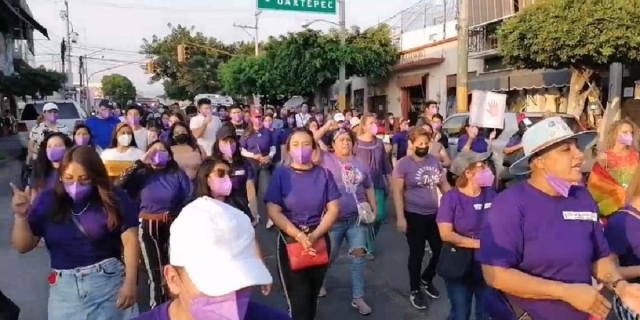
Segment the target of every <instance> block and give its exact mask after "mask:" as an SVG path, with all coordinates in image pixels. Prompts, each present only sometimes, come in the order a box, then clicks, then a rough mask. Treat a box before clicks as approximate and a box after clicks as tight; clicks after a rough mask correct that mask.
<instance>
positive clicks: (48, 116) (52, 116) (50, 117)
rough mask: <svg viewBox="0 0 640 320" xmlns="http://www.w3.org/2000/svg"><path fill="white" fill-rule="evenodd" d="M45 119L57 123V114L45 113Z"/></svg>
mask: <svg viewBox="0 0 640 320" xmlns="http://www.w3.org/2000/svg"><path fill="white" fill-rule="evenodd" d="M45 118H46V119H47V121H49V122H56V121H58V114H57V113H47V114H46V115H45Z"/></svg>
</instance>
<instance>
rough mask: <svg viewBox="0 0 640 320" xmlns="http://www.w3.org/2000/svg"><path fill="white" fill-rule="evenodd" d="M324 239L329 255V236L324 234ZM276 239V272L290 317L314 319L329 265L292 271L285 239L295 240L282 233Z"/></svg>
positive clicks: (295, 319) (294, 319)
mask: <svg viewBox="0 0 640 320" xmlns="http://www.w3.org/2000/svg"><path fill="white" fill-rule="evenodd" d="M285 238H286V240H285ZM324 239H325V240H326V241H327V250H328V251H329V255H331V251H330V250H331V249H330V248H331V243H330V242H329V236H328V235H325V236H324ZM277 241H278V246H277V249H276V250H277V260H278V272H279V273H280V281H281V283H282V288H283V290H284V295H285V298H286V299H287V302H288V303H289V309H290V314H291V319H292V320H314V318H315V317H316V311H317V309H318V294H319V293H320V288H322V284H323V282H324V276H325V274H326V273H327V269H328V268H329V266H328V265H327V266H320V267H313V268H308V269H303V270H298V271H292V270H291V267H290V266H289V256H288V254H287V244H286V243H285V241H287V242H289V243H292V242H295V240H294V239H293V238H291V237H289V236H286V235H284V234H279V235H278V240H277Z"/></svg>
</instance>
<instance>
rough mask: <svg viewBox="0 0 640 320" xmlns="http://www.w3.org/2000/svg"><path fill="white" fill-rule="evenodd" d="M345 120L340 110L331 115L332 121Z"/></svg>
mask: <svg viewBox="0 0 640 320" xmlns="http://www.w3.org/2000/svg"><path fill="white" fill-rule="evenodd" d="M345 120H346V119H345V117H344V114H342V113H340V112H338V113H336V114H334V115H333V121H335V122H342V121H345Z"/></svg>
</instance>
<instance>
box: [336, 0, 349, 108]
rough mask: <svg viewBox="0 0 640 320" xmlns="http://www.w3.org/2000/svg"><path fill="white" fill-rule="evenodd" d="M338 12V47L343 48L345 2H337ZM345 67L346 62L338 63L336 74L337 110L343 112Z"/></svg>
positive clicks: (345, 104) (340, 0) (345, 36)
mask: <svg viewBox="0 0 640 320" xmlns="http://www.w3.org/2000/svg"><path fill="white" fill-rule="evenodd" d="M338 4H339V6H338V10H339V11H340V20H339V21H338V24H339V25H340V46H342V47H343V48H344V46H345V45H346V42H347V26H346V17H347V15H346V12H345V11H346V5H345V0H338ZM346 78H347V66H346V62H345V61H344V60H342V62H340V71H339V72H338V81H339V89H338V90H339V91H338V109H339V110H340V111H342V112H344V111H345V110H346V109H347V95H346V94H347V83H346V81H347V79H346Z"/></svg>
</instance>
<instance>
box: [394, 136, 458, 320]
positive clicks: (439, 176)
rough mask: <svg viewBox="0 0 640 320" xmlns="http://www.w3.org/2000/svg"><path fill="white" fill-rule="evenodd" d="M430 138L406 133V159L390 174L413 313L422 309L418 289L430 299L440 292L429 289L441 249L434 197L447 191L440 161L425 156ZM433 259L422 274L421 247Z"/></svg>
mask: <svg viewBox="0 0 640 320" xmlns="http://www.w3.org/2000/svg"><path fill="white" fill-rule="evenodd" d="M430 141H431V136H430V135H429V133H428V132H427V131H426V130H424V128H422V127H414V128H411V130H409V149H410V151H411V152H409V153H410V155H408V156H406V157H404V158H402V159H400V161H398V163H397V165H396V167H395V168H394V170H393V175H392V177H393V178H392V187H391V190H392V192H393V203H394V205H395V209H396V215H397V216H398V221H397V224H398V230H400V231H401V232H404V233H406V235H407V243H408V244H409V257H408V260H409V261H408V265H409V288H410V290H411V295H410V297H409V300H410V301H411V304H412V305H413V306H414V307H415V308H417V309H421V310H422V309H426V308H427V301H426V300H425V298H424V296H423V294H422V291H421V290H420V287H421V286H422V287H424V289H425V292H426V293H427V294H428V295H429V296H431V297H432V298H434V299H435V298H439V297H440V292H439V291H438V289H437V288H436V287H435V286H434V285H433V278H434V277H435V276H436V266H437V265H438V257H439V256H440V250H441V249H442V240H441V239H440V233H439V232H438V225H437V224H436V213H437V212H438V193H437V190H436V188H437V189H440V192H441V193H442V194H444V193H446V192H447V191H449V189H451V186H450V185H449V183H448V182H447V179H446V171H445V170H444V168H443V167H442V164H440V160H439V159H438V158H437V157H435V156H433V155H431V154H429V143H430ZM426 242H429V247H431V251H432V252H433V256H432V257H431V259H429V264H428V265H427V268H426V269H425V270H424V271H422V259H423V258H424V251H425V243H426Z"/></svg>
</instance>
